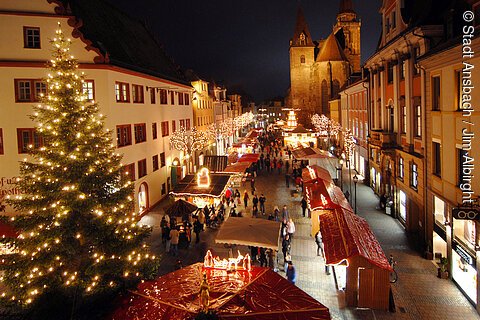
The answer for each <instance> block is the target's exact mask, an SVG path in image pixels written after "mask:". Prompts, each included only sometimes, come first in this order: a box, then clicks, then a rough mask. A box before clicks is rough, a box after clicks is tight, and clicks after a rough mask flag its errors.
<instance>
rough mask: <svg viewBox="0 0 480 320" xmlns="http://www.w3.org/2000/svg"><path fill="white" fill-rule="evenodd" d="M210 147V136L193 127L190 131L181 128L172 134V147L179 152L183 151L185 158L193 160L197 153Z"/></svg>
mask: <svg viewBox="0 0 480 320" xmlns="http://www.w3.org/2000/svg"><path fill="white" fill-rule="evenodd" d="M207 145H208V136H207V135H206V134H205V133H204V132H202V131H198V130H197V129H196V128H195V127H193V128H192V129H191V130H190V131H187V130H185V128H184V127H180V129H178V130H177V131H175V132H174V133H172V136H171V137H170V146H171V147H172V148H174V149H175V150H178V151H183V153H184V155H185V157H187V158H189V159H192V155H193V153H194V152H195V151H200V150H202V149H204V148H205V147H206V146H207Z"/></svg>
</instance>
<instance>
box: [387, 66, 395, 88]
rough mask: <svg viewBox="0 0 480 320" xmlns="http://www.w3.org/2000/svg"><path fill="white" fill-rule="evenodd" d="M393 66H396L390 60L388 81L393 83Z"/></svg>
mask: <svg viewBox="0 0 480 320" xmlns="http://www.w3.org/2000/svg"><path fill="white" fill-rule="evenodd" d="M393 66H394V63H393V62H389V63H388V64H387V68H388V70H387V81H388V83H393Z"/></svg>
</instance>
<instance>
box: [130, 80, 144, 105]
mask: <svg viewBox="0 0 480 320" xmlns="http://www.w3.org/2000/svg"><path fill="white" fill-rule="evenodd" d="M132 96H133V103H143V101H144V100H143V86H140V85H138V84H132Z"/></svg>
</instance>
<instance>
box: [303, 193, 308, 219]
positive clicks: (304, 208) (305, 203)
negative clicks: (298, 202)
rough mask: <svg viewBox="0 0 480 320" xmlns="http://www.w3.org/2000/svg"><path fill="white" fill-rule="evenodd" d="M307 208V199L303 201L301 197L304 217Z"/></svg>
mask: <svg viewBox="0 0 480 320" xmlns="http://www.w3.org/2000/svg"><path fill="white" fill-rule="evenodd" d="M307 208H308V203H307V199H305V197H303V198H302V214H303V216H304V217H305V212H306V211H307Z"/></svg>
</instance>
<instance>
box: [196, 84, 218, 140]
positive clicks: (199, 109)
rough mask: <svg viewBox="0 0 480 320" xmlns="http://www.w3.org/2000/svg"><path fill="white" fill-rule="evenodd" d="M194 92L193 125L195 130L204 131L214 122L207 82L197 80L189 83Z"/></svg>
mask: <svg viewBox="0 0 480 320" xmlns="http://www.w3.org/2000/svg"><path fill="white" fill-rule="evenodd" d="M191 83H192V86H193V88H194V89H195V91H194V92H193V101H192V107H193V123H194V125H195V127H196V128H197V130H200V131H206V130H207V127H208V126H209V125H211V124H212V123H214V122H215V114H214V109H213V101H214V99H213V97H212V96H210V94H209V90H208V82H207V81H204V80H202V79H197V80H194V81H192V82H191Z"/></svg>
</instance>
